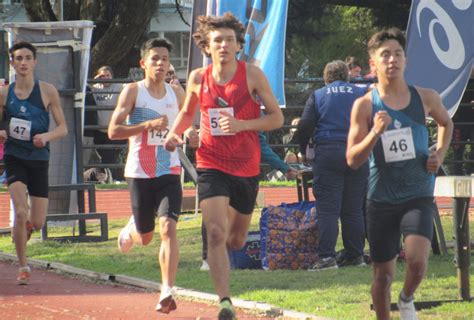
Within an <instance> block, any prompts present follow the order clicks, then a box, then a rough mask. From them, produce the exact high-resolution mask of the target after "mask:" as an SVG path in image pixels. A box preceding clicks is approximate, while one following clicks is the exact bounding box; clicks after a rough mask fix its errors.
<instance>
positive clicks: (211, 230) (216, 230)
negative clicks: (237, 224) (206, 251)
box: [206, 224, 226, 247]
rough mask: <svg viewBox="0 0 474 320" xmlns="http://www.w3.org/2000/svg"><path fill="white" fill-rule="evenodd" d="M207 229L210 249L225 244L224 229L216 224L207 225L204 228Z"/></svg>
mask: <svg viewBox="0 0 474 320" xmlns="http://www.w3.org/2000/svg"><path fill="white" fill-rule="evenodd" d="M206 229H207V238H208V243H209V246H210V247H215V246H218V245H220V244H222V243H225V240H226V234H225V229H224V228H223V227H221V226H219V225H216V224H209V225H208V226H206Z"/></svg>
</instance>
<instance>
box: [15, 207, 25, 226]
mask: <svg viewBox="0 0 474 320" xmlns="http://www.w3.org/2000/svg"><path fill="white" fill-rule="evenodd" d="M27 220H28V209H27V208H26V207H22V206H18V207H15V224H20V225H23V224H26V221H27Z"/></svg>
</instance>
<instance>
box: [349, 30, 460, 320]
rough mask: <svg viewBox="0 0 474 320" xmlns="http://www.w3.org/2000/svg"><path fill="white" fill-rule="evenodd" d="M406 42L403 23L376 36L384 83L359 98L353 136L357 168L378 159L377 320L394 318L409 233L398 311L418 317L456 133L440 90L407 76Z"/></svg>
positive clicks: (373, 184)
mask: <svg viewBox="0 0 474 320" xmlns="http://www.w3.org/2000/svg"><path fill="white" fill-rule="evenodd" d="M405 42H406V41H405V36H404V35H403V33H402V32H401V31H400V30H398V29H396V28H392V29H388V30H383V31H380V32H377V33H376V34H374V35H373V36H372V37H371V38H370V40H369V42H368V45H367V47H368V52H369V55H370V60H369V63H370V65H371V67H372V68H373V69H374V70H375V71H376V73H377V77H378V79H379V82H378V83H377V85H376V89H374V90H373V92H369V93H367V94H366V95H365V96H363V97H361V98H359V99H358V100H356V101H355V103H354V107H353V109H352V115H351V126H350V130H349V137H348V141H347V153H346V158H347V162H348V165H349V166H350V167H351V168H353V169H355V168H358V167H360V166H361V165H362V164H364V163H365V162H366V161H367V160H369V158H370V177H369V192H368V201H367V234H368V238H369V246H370V255H371V258H372V262H373V264H372V265H373V268H374V273H373V274H374V278H373V282H372V289H371V293H372V301H373V305H374V310H375V313H376V316H377V319H389V318H390V300H391V299H390V298H391V295H390V290H391V285H392V279H393V278H394V276H395V270H396V266H395V264H396V259H397V254H398V252H399V248H400V238H401V236H402V235H403V245H404V250H405V256H406V262H407V263H406V266H407V271H406V274H405V281H404V284H403V289H402V290H401V292H400V295H399V298H398V309H399V311H400V318H401V319H416V310H415V305H414V302H413V296H414V293H415V290H416V289H417V287H418V286H419V285H420V283H421V281H422V280H423V277H424V275H425V273H426V268H427V266H428V256H429V251H430V247H431V237H432V234H433V213H434V210H435V209H436V208H435V207H434V206H435V204H434V201H433V182H434V173H436V172H437V171H438V169H439V166H440V165H441V163H442V162H443V160H444V156H445V153H446V150H447V149H448V148H449V143H450V141H451V135H452V131H453V123H452V121H451V119H450V118H449V115H448V113H447V111H446V109H445V108H444V106H443V104H442V102H441V98H440V96H439V95H438V93H436V92H435V91H433V90H431V89H425V88H419V87H417V88H415V87H411V86H408V85H407V83H406V82H405V78H404V71H405V64H406V58H405ZM439 76H442V75H439ZM426 116H431V117H432V118H433V119H434V121H435V122H436V123H437V124H438V134H437V138H438V141H437V143H436V149H435V150H432V151H429V150H428V130H427V129H426V126H425V118H426Z"/></svg>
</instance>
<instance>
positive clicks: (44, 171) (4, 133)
mask: <svg viewBox="0 0 474 320" xmlns="http://www.w3.org/2000/svg"><path fill="white" fill-rule="evenodd" d="M9 53H10V56H11V61H10V63H11V64H12V66H13V68H14V69H15V75H16V81H15V82H13V83H12V84H11V85H9V86H6V87H3V88H1V89H0V117H1V114H2V112H3V109H4V108H5V109H6V120H7V122H8V129H7V130H1V131H0V143H3V142H4V141H5V140H6V143H5V158H4V160H5V170H6V173H7V183H8V190H9V192H10V197H11V199H12V202H13V206H14V209H15V220H14V225H13V238H14V241H15V247H16V253H17V256H18V263H19V265H20V271H19V275H18V283H19V284H27V283H28V281H29V278H30V269H29V267H28V265H27V263H26V242H27V241H28V239H29V238H30V236H31V233H32V232H33V231H34V230H39V229H41V228H42V227H43V225H44V222H45V218H46V213H47V210H48V161H49V145H48V143H49V141H52V140H55V139H59V138H61V137H64V136H65V135H66V134H67V127H66V121H65V119H64V114H63V111H62V109H61V106H60V104H59V94H58V90H56V88H55V87H54V86H53V85H51V84H49V83H46V82H43V81H38V80H35V79H34V77H33V71H34V68H35V66H36V48H35V47H34V46H33V45H31V44H30V43H28V42H18V43H16V44H15V45H13V47H11V48H10V50H9ZM49 111H51V113H52V115H53V119H54V121H55V122H56V128H54V129H53V130H52V131H48V130H49ZM27 191H28V194H29V197H30V210H29V209H28V208H29V206H28V199H27V195H26V194H27Z"/></svg>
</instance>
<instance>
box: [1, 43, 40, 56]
mask: <svg viewBox="0 0 474 320" xmlns="http://www.w3.org/2000/svg"><path fill="white" fill-rule="evenodd" d="M20 49H28V50H30V51H31V52H33V58H35V59H36V47H35V46H34V45H32V44H31V43H29V42H27V41H19V42H17V43H15V44H14V45H13V46H12V47H11V48H10V49H8V53H9V54H10V57H11V59H12V60H13V58H14V56H15V51H17V50H20Z"/></svg>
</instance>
